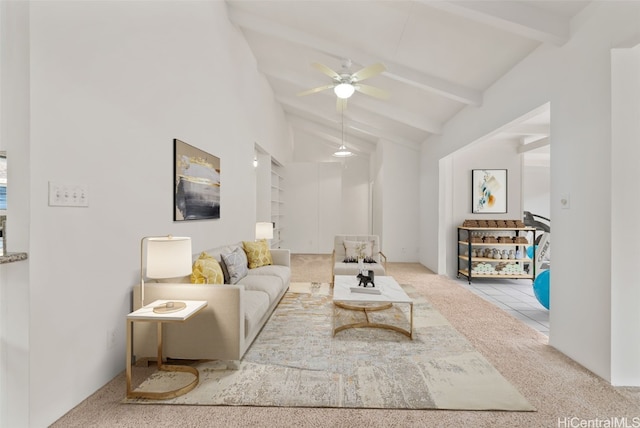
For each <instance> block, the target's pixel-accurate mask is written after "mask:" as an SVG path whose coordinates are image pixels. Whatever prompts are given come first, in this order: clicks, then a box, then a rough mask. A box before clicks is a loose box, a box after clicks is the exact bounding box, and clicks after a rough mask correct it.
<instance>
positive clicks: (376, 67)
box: [298, 60, 388, 100]
mask: <svg viewBox="0 0 640 428" xmlns="http://www.w3.org/2000/svg"><path fill="white" fill-rule="evenodd" d="M311 65H312V66H313V67H314V68H315V69H317V70H318V71H320V72H321V73H324V74H326V75H327V76H329V77H331V79H332V80H333V83H330V84H328V85H323V86H318V87H317V88H312V89H309V90H306V91H302V92H299V93H298V96H303V95H310V94H315V93H317V92H322V91H324V90H326V89H331V88H333V92H334V93H335V94H336V96H337V97H338V98H339V99H342V100H346V99H347V98H349V97H351V96H352V95H353V94H354V93H355V92H356V91H357V92H362V93H363V94H366V95H369V96H371V97H375V98H381V99H386V98H388V94H387V92H386V91H384V90H382V89H378V88H374V87H372V86H368V85H361V84H360V82H362V81H363V80H365V79H369V78H371V77H373V76H377V75H378V74H381V73H383V72H384V71H385V70H386V68H385V66H384V64H382V63H377V64H372V65H370V66H368V67H365V68H363V69H362V70H360V71H356V72H355V73H351V72H350V71H349V68H350V67H351V60H345V61H343V63H342V73H338V72H336V71H334V70H332V69H331V68H329V67H327V66H326V65H324V64H321V63H319V62H314V63H312V64H311Z"/></svg>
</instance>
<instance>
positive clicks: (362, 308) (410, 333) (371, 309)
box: [333, 302, 413, 340]
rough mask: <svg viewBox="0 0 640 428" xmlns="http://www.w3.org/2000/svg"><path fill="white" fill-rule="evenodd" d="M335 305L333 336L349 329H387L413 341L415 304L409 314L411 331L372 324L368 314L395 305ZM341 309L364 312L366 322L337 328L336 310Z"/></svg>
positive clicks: (337, 303) (381, 324) (335, 303)
mask: <svg viewBox="0 0 640 428" xmlns="http://www.w3.org/2000/svg"><path fill="white" fill-rule="evenodd" d="M333 304H334V312H333V319H334V322H333V326H334V327H333V335H334V336H335V335H336V333H339V332H341V331H343V330H347V329H349V328H363V327H364V328H381V329H386V330H392V331H396V332H398V333H402V334H404V335H405V336H407V337H408V338H409V339H411V340H413V303H410V314H409V330H406V329H404V328H402V327H398V326H395V325H390V324H383V323H376V322H370V321H369V315H368V314H367V312H374V311H382V310H384V309H389V308H391V307H392V306H393V303H381V304H379V305H376V306H363V305H351V304H348V303H344V302H333ZM336 307H339V308H343V309H347V310H350V311H362V312H364V314H365V317H366V321H362V322H356V323H351V324H345V325H341V326H338V327H336V326H335V318H336V314H335V308H336Z"/></svg>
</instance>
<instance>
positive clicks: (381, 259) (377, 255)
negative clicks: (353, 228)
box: [331, 235, 387, 287]
mask: <svg viewBox="0 0 640 428" xmlns="http://www.w3.org/2000/svg"><path fill="white" fill-rule="evenodd" d="M358 258H364V259H365V264H364V265H365V269H367V270H372V271H373V272H374V274H375V275H385V271H386V268H387V257H386V256H385V255H384V254H383V253H382V251H381V250H380V238H379V237H378V236H376V235H336V237H335V240H334V244H333V253H332V256H331V286H332V287H333V283H334V278H335V276H336V275H357V274H358V260H357V259H358Z"/></svg>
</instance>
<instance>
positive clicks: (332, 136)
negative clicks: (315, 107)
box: [289, 115, 376, 154]
mask: <svg viewBox="0 0 640 428" xmlns="http://www.w3.org/2000/svg"><path fill="white" fill-rule="evenodd" d="M289 123H290V124H291V127H292V128H293V129H294V130H295V129H297V130H301V131H304V132H306V133H308V134H311V135H314V136H316V137H318V138H320V139H322V140H324V141H327V142H328V143H330V145H331V146H332V147H336V148H337V147H338V146H339V145H340V144H342V132H341V131H336V130H334V129H331V128H326V127H324V126H322V125H320V124H318V123H315V122H312V121H309V120H307V119H304V118H301V117H300V116H293V115H290V117H289ZM346 128H347V127H346V126H345V139H344V143H345V144H346V145H347V147H349V148H350V149H353V150H357V151H358V152H360V153H365V154H370V153H372V152H373V151H375V148H376V145H375V144H373V143H370V142H368V141H363V140H361V139H360V138H358V137H355V136H353V135H352V134H349V133H348V132H347V131H346Z"/></svg>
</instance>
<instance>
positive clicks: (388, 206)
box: [378, 141, 420, 262]
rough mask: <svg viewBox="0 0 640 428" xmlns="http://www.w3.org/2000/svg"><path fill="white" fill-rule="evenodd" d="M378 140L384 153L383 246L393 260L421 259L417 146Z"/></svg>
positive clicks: (381, 242)
mask: <svg viewBox="0 0 640 428" xmlns="http://www.w3.org/2000/svg"><path fill="white" fill-rule="evenodd" d="M378 144H379V145H382V146H383V150H382V152H383V154H384V156H383V158H382V159H383V160H382V163H381V167H382V169H383V171H384V172H383V174H382V175H381V177H383V179H382V182H381V183H380V184H381V188H382V192H383V200H382V201H381V202H382V204H381V206H380V208H381V210H382V219H381V220H382V233H381V234H380V244H381V248H382V251H383V252H384V254H385V255H386V256H387V259H388V260H389V261H393V262H417V261H418V254H419V242H420V241H419V235H418V233H417V232H418V230H419V224H420V219H419V211H418V206H419V202H418V201H419V199H420V192H419V188H420V186H419V181H418V177H419V176H420V159H419V156H418V153H417V152H416V151H415V150H413V149H410V148H407V147H404V146H401V145H398V144H393V143H390V142H386V141H381V142H380V143H378Z"/></svg>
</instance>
